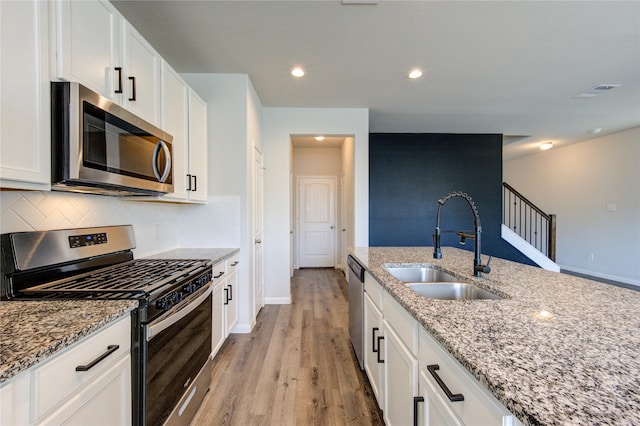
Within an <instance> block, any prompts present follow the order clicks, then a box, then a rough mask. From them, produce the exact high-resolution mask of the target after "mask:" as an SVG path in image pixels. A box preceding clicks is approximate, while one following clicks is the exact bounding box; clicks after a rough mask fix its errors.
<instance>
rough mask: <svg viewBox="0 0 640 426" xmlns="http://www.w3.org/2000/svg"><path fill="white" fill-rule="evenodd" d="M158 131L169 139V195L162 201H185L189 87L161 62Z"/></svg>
mask: <svg viewBox="0 0 640 426" xmlns="http://www.w3.org/2000/svg"><path fill="white" fill-rule="evenodd" d="M161 82H162V84H161V89H162V122H161V125H162V129H163V130H164V131H166V132H168V133H169V134H170V135H171V136H173V141H172V143H171V147H172V153H171V156H172V159H173V193H171V194H167V195H166V196H165V197H164V198H168V199H177V200H187V199H188V198H189V194H188V192H187V179H188V176H187V174H188V173H189V172H188V170H189V86H187V84H186V83H185V82H184V81H183V80H182V78H181V77H180V76H179V75H178V73H176V72H175V71H174V70H173V68H171V67H170V66H169V64H167V63H166V62H164V61H163V63H162V72H161Z"/></svg>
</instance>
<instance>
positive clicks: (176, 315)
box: [146, 283, 213, 342]
mask: <svg viewBox="0 0 640 426" xmlns="http://www.w3.org/2000/svg"><path fill="white" fill-rule="evenodd" d="M207 286H208V287H207V289H206V290H205V291H204V292H203V293H202V294H201V295H200V296H198V298H197V299H195V300H193V301H192V302H190V303H189V304H188V305H186V306H184V307H183V308H181V309H180V310H178V311H175V312H172V311H169V312H167V314H168V316H163V317H160V318H158V319H157V320H156V321H154V322H152V323H151V324H149V325H147V327H146V328H147V342H148V341H150V340H151V339H153V338H154V337H155V335H156V334H158V333H161V332H162V331H163V330H166V329H167V328H169V327H171V326H172V325H173V324H175V323H177V322H178V321H180V320H181V319H182V318H184V317H186V316H187V315H189V314H190V313H191V312H193V311H194V310H196V309H197V308H198V306H200V305H201V304H202V302H204V301H205V300H206V299H207V298H208V297H209V296H210V295H211V292H212V290H213V286H212V285H211V283H209V284H207Z"/></svg>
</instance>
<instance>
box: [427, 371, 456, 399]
mask: <svg viewBox="0 0 640 426" xmlns="http://www.w3.org/2000/svg"><path fill="white" fill-rule="evenodd" d="M427 370H429V373H431V375H432V376H433V378H434V379H436V382H438V385H439V386H440V388H441V389H442V390H443V391H444V393H445V395H447V398H449V401H451V402H459V401H464V396H463V395H462V394H461V393H456V394H453V393H451V391H450V390H449V387H448V386H447V385H446V384H445V383H444V382H443V381H442V379H441V378H440V376H438V373H436V371H438V370H440V366H439V365H438V364H433V365H427Z"/></svg>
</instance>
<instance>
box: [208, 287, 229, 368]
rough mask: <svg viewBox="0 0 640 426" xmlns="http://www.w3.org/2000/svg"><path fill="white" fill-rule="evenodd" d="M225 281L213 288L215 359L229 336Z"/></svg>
mask: <svg viewBox="0 0 640 426" xmlns="http://www.w3.org/2000/svg"><path fill="white" fill-rule="evenodd" d="M224 286H225V282H224V280H223V281H222V282H219V283H218V284H215V285H214V287H213V308H212V309H213V319H212V321H213V324H212V325H213V334H212V336H211V346H212V348H211V356H212V357H214V356H215V355H216V353H218V350H219V349H220V347H221V346H222V344H223V343H224V339H225V337H226V336H227V335H226V331H227V324H226V311H225V308H224V291H223V288H224Z"/></svg>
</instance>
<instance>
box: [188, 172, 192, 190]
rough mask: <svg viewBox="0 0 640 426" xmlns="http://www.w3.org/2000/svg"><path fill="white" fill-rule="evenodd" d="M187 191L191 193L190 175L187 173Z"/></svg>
mask: <svg viewBox="0 0 640 426" xmlns="http://www.w3.org/2000/svg"><path fill="white" fill-rule="evenodd" d="M187 191H191V175H190V174H189V173H187Z"/></svg>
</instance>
